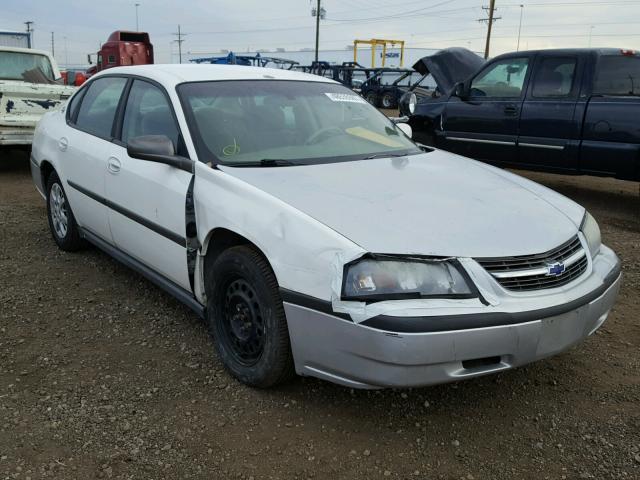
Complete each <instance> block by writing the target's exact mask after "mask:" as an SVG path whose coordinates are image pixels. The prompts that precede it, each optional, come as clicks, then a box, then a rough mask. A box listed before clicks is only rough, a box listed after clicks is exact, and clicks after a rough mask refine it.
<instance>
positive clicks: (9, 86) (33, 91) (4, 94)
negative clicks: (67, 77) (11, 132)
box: [0, 81, 75, 128]
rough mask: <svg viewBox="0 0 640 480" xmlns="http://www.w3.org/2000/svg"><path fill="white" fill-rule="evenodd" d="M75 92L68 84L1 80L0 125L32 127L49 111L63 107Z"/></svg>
mask: <svg viewBox="0 0 640 480" xmlns="http://www.w3.org/2000/svg"><path fill="white" fill-rule="evenodd" d="M74 90H75V88H74V87H69V86H66V85H56V84H38V83H27V82H16V81H6V82H3V81H0V126H1V127H32V128H33V127H35V125H36V123H37V122H38V120H40V118H41V117H42V115H44V114H45V113H46V112H48V111H51V110H55V109H57V108H60V107H61V106H62V104H63V103H64V102H65V101H66V100H67V98H69V97H70V96H71V94H73V92H74Z"/></svg>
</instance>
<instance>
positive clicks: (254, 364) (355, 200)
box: [31, 65, 621, 388]
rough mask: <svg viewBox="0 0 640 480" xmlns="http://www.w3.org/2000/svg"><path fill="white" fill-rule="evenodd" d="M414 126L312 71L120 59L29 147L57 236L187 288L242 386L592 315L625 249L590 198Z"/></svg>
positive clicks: (572, 330)
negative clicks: (124, 62) (420, 139)
mask: <svg viewBox="0 0 640 480" xmlns="http://www.w3.org/2000/svg"><path fill="white" fill-rule="evenodd" d="M407 133H409V132H408V129H407V128H406V125H403V126H400V125H395V124H394V123H392V122H391V121H390V120H389V119H387V118H386V117H385V116H384V115H382V114H381V113H379V112H378V111H377V110H376V109H375V108H373V107H372V106H370V105H369V104H368V103H366V102H365V101H364V100H363V99H362V98H361V97H359V96H358V95H356V94H354V93H353V92H351V91H350V90H348V89H347V88H345V87H343V86H341V85H340V84H338V83H336V82H333V81H331V80H328V79H324V78H321V77H318V76H314V75H306V74H302V73H296V72H292V71H286V70H270V69H264V68H251V67H243V66H229V65H224V66H223V65H146V66H136V67H119V68H113V69H109V70H108V71H107V72H105V73H100V74H98V75H96V76H94V77H92V78H91V80H90V81H89V82H88V83H87V84H86V85H84V86H83V87H82V88H81V89H80V90H79V91H78V92H77V93H76V94H75V95H74V96H73V98H72V99H71V100H70V101H69V103H68V105H67V107H65V108H64V109H63V111H59V112H53V113H50V114H47V115H45V117H44V118H43V119H42V121H41V122H40V124H39V126H38V129H37V131H36V136H35V141H34V145H33V151H32V160H31V165H32V173H33V180H34V182H35V185H36V186H37V188H38V190H39V191H40V192H41V193H42V195H43V196H44V197H45V198H46V201H47V211H48V217H49V225H50V227H51V232H52V234H53V238H54V240H55V241H56V243H57V244H58V245H59V247H60V248H62V249H63V250H68V251H70V250H76V249H78V248H80V247H81V244H82V242H83V241H84V240H87V241H89V242H91V243H93V244H94V245H96V246H98V247H99V248H101V249H103V250H104V251H106V252H107V253H109V254H111V255H112V256H113V257H115V258H116V259H118V260H120V261H121V262H123V263H124V264H126V265H128V266H130V267H132V268H134V269H136V270H138V271H139V272H141V273H142V274H143V275H145V276H146V277H147V278H148V279H150V280H151V281H153V282H155V283H156V284H157V285H159V286H160V287H162V288H164V289H166V290H167V291H168V292H170V293H171V294H172V295H174V296H175V297H177V298H178V299H180V300H181V301H183V302H184V303H185V304H187V305H189V306H190V307H191V308H192V309H193V310H195V311H196V312H197V313H198V314H199V315H201V316H202V317H204V318H205V319H206V322H207V324H208V326H209V329H210V332H211V333H212V336H213V342H214V343H215V346H216V347H217V351H218V354H219V357H220V359H221V360H222V362H223V363H224V365H225V366H226V367H227V369H228V370H229V371H230V372H231V373H232V374H233V375H235V376H236V377H237V378H238V379H240V380H241V381H242V382H244V383H247V384H249V385H253V386H258V387H268V386H271V385H275V384H277V383H279V382H281V381H284V380H285V379H287V378H289V377H290V375H292V374H293V372H294V371H295V372H297V373H298V374H299V375H311V376H315V377H319V378H323V379H326V380H329V381H332V382H336V383H339V384H342V385H346V386H349V387H355V388H377V387H407V386H419V385H429V384H435V383H441V382H448V381H454V380H460V379H464V378H470V377H475V376H479V375H484V374H487V373H491V372H497V371H500V370H504V369H508V368H511V367H516V366H519V365H523V364H526V363H529V362H532V361H534V360H538V359H541V358H544V357H548V356H550V355H553V354H556V353H559V352H561V351H563V350H566V349H567V348H569V347H570V346H572V345H574V344H576V343H577V342H579V341H580V340H582V339H584V338H585V337H587V336H588V335H590V334H591V333H593V332H594V331H595V330H596V329H597V328H598V327H600V325H602V323H603V322H604V321H605V319H606V318H607V315H608V314H609V311H610V309H611V307H612V305H613V303H614V300H615V298H616V295H617V293H618V289H619V285H620V276H621V274H620V271H621V270H620V263H619V261H618V258H617V257H616V255H615V253H614V252H613V251H612V250H611V249H609V248H607V247H606V246H605V245H602V244H601V242H600V231H599V228H598V225H597V223H596V222H595V220H594V219H593V217H591V215H589V214H588V213H587V212H585V209H584V208H582V207H581V206H579V205H577V204H575V203H574V202H572V201H570V200H568V199H567V198H565V197H563V196H561V195H559V194H557V193H555V192H553V191H551V190H549V189H547V188H545V187H542V186H540V185H538V184H536V183H533V182H531V181H528V180H525V179H523V178H521V177H518V176H516V175H513V174H511V173H508V172H505V171H503V170H499V169H497V168H493V167H490V166H488V165H485V164H482V163H479V162H476V161H472V160H468V159H466V158H462V157H460V156H456V155H453V154H450V153H447V152H444V151H439V150H433V149H427V148H424V147H422V148H421V147H419V146H417V145H416V144H414V143H413V142H412V141H411V140H410V138H409V136H408V135H407Z"/></svg>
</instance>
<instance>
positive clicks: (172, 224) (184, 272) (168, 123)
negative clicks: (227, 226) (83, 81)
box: [105, 79, 193, 290]
mask: <svg viewBox="0 0 640 480" xmlns="http://www.w3.org/2000/svg"><path fill="white" fill-rule="evenodd" d="M120 130H121V133H120V134H119V135H118V137H119V138H120V140H116V142H114V143H113V144H112V148H111V151H110V154H109V155H108V159H107V174H106V180H105V186H106V196H107V198H108V199H109V203H110V207H111V208H110V209H109V224H110V226H111V232H112V234H113V239H114V242H115V244H116V246H117V247H118V248H119V249H120V250H122V251H124V252H125V253H127V254H128V255H130V256H132V257H133V258H135V259H137V260H138V261H141V262H142V263H144V264H145V265H147V266H148V267H149V268H151V269H153V270H155V271H156V272H158V273H160V274H161V275H163V276H164V277H165V278H168V279H169V280H171V281H172V282H173V283H175V284H177V285H179V286H180V287H182V288H184V289H187V290H190V289H191V286H190V280H189V274H188V268H187V249H186V208H187V192H188V190H189V189H190V187H191V181H192V178H193V175H192V174H191V173H188V172H185V171H183V170H178V169H176V168H173V167H170V166H168V165H164V164H160V163H155V162H149V161H145V160H139V159H134V158H131V157H129V155H128V154H127V148H126V144H127V142H128V141H129V139H131V138H134V137H138V136H143V135H165V136H167V137H169V138H170V139H171V140H172V141H173V144H174V147H175V149H176V151H177V152H178V153H180V154H182V155H183V156H187V153H186V150H185V148H184V146H183V142H182V137H181V134H180V129H179V127H178V123H177V120H176V118H175V114H174V112H173V108H172V106H171V102H170V100H169V97H168V95H167V94H166V92H165V91H164V90H163V88H162V87H161V86H160V85H158V84H155V83H152V82H150V81H145V80H140V79H134V80H133V83H132V85H131V89H130V91H129V95H128V98H127V102H126V106H125V108H124V116H123V119H122V125H121V127H120Z"/></svg>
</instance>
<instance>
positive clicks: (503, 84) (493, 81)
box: [471, 58, 529, 98]
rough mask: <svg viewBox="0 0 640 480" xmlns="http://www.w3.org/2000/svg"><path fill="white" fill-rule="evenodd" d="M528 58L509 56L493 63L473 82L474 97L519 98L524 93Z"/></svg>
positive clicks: (472, 94) (472, 93) (472, 92)
mask: <svg viewBox="0 0 640 480" xmlns="http://www.w3.org/2000/svg"><path fill="white" fill-rule="evenodd" d="M528 66H529V59H528V58H509V59H505V60H501V61H499V62H496V63H494V64H493V65H491V66H490V67H489V68H488V69H487V70H485V71H484V72H482V73H480V75H478V76H477V77H476V78H474V79H473V81H472V82H471V96H472V97H487V98H491V97H494V98H514V97H515V98H517V97H520V95H521V94H522V87H523V85H524V79H525V77H526V75H527V67H528Z"/></svg>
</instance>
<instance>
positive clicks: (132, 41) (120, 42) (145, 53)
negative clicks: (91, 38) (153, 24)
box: [87, 30, 153, 75]
mask: <svg viewBox="0 0 640 480" xmlns="http://www.w3.org/2000/svg"><path fill="white" fill-rule="evenodd" d="M151 63H153V45H151V41H150V40H149V34H148V33H147V32H128V31H122V30H118V31H116V32H113V33H112V34H111V35H109V39H108V40H107V41H106V42H105V43H104V44H103V45H102V48H100V51H99V52H98V58H97V62H96V65H93V66H92V67H90V68H89V69H88V70H87V74H88V75H93V74H94V73H97V72H100V71H101V70H105V69H107V68H111V67H121V66H125V65H148V64H151Z"/></svg>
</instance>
